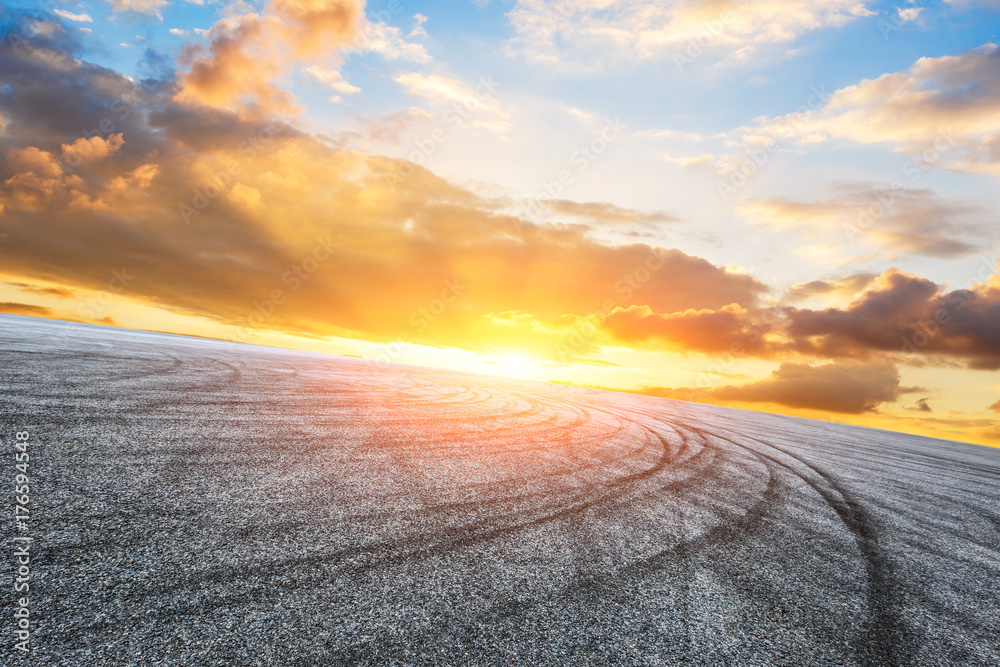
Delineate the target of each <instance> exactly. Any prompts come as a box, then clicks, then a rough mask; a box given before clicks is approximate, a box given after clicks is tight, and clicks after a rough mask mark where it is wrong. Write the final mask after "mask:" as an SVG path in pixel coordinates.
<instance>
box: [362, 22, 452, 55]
mask: <svg viewBox="0 0 1000 667" xmlns="http://www.w3.org/2000/svg"><path fill="white" fill-rule="evenodd" d="M417 16H419V14H418V15H417ZM426 34H427V33H426V31H425V30H424V29H423V27H422V25H421V24H420V23H418V25H417V28H415V29H414V32H412V33H410V36H411V37H413V36H421V35H423V36H426ZM355 48H357V49H358V50H359V51H361V52H371V53H377V54H379V55H381V56H382V57H384V58H386V59H387V60H409V61H410V62H415V63H429V62H430V61H431V60H433V59H432V58H431V56H430V54H429V53H427V50H426V49H425V48H424V46H423V45H422V44H416V43H414V42H407V41H406V38H404V37H403V33H402V31H401V30H400V29H399V28H397V27H396V26H391V25H388V24H386V23H378V22H376V23H371V22H369V23H366V24H365V25H364V26H363V27H362V28H361V30H360V34H359V36H358V39H357V40H356V41H355Z"/></svg>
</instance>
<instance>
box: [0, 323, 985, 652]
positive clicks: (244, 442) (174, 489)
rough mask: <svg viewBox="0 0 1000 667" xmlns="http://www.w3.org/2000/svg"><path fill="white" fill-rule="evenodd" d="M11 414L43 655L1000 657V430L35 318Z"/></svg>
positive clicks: (5, 354) (23, 342) (0, 370)
mask: <svg viewBox="0 0 1000 667" xmlns="http://www.w3.org/2000/svg"><path fill="white" fill-rule="evenodd" d="M0 426H2V430H0V433H2V434H3V461H4V470H3V474H4V476H5V478H11V479H12V478H13V474H14V473H13V451H14V448H13V433H14V431H24V430H28V431H30V432H31V434H32V439H33V445H32V447H33V448H32V450H31V462H32V469H31V473H32V474H31V477H32V502H33V511H32V515H31V524H30V531H31V534H32V535H33V536H34V538H35V545H34V553H33V555H32V567H33V568H34V570H33V572H34V574H33V577H34V579H33V580H32V614H33V623H35V624H36V626H35V633H34V635H33V642H34V645H35V651H34V653H33V654H32V655H31V658H30V663H29V662H24V664H39V665H59V664H72V665H119V664H128V665H154V664H157V665H255V664H259V665H297V664H302V665H327V664H328V665H340V664H372V665H376V664H401V665H405V664H426V665H440V664H455V665H468V664H477V665H509V664H510V665H522V664H525V665H526V664H544V665H577V664H593V665H605V664H622V665H626V664H628V665H663V664H669V665H674V664H677V665H907V666H909V665H951V664H954V665H991V666H995V665H997V664H1000V614H998V613H997V610H998V609H1000V450H997V449H990V448H985V447H978V446H973V445H964V444H959V443H951V442H944V441H940V440H933V439H929V438H923V437H918V436H910V435H901V434H895V433H889V432H884V431H876V430H870V429H862V428H856V427H850V426H844V425H839V424H827V423H822V422H814V421H809V420H803V419H796V418H791V417H782V416H776V415H767V414H762V413H755V412H747V411H741V410H734V409H727V408H719V407H712V406H705V405H698V404H691V403H683V402H677V401H668V400H664V399H656V398H650V397H643V396H634V395H627V394H620V393H613V392H601V391H596V390H589V389H583V388H575V387H565V386H559V385H550V384H542V383H533V382H522V381H517V380H509V379H502V378H492V377H484V376H475V375H468V374H462V373H457V372H449V371H438V370H429V369H419V368H413V367H406V366H378V365H374V364H372V363H370V362H366V361H364V360H360V359H350V358H344V357H333V356H323V355H318V354H309V353H304V352H293V351H287V350H278V349H272V348H263V347H255V346H246V345H237V344H231V343H225V342H221V341H212V340H204V339H195V338H184V337H179V336H169V335H165V334H154V333H145V332H134V331H127V330H121V329H109V328H102V327H94V326H88V325H70V324H66V323H57V322H49V321H44V320H37V319H32V318H22V317H15V316H0ZM5 483H6V482H5ZM2 530H3V536H4V543H5V545H9V544H10V543H11V542H10V538H11V537H12V536H13V534H14V527H13V523H12V522H11V521H10V520H5V521H4V522H3V524H2ZM6 549H7V555H5V556H4V558H3V572H2V576H3V577H4V578H5V581H9V580H10V578H11V576H12V571H13V568H14V561H13V559H12V558H11V557H10V555H9V551H10V549H9V547H7V548H6ZM13 597H14V594H13V593H10V592H8V594H6V595H5V596H4V598H3V603H4V605H5V607H4V620H3V623H5V624H7V625H4V627H3V628H2V632H3V636H4V637H6V638H7V639H5V643H4V646H3V648H2V651H3V653H2V654H0V655H3V656H8V657H10V658H11V661H8V659H7V657H5V658H4V659H3V662H4V664H18V663H17V660H18V657H17V656H16V655H14V654H13V651H12V650H11V645H12V644H13V641H11V640H10V637H12V636H13V635H12V632H11V630H10V628H12V620H11V619H12V614H13Z"/></svg>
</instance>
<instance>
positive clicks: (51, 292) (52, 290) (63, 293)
mask: <svg viewBox="0 0 1000 667" xmlns="http://www.w3.org/2000/svg"><path fill="white" fill-rule="evenodd" d="M3 282H4V283H5V284H7V285H12V286H13V287H17V288H18V289H21V290H24V291H25V292H32V293H35V294H45V295H47V296H56V297H59V298H61V299H68V298H71V297H74V296H76V292H74V291H73V290H71V289H66V288H65V287H57V286H52V285H36V284H33V283H25V282H21V281H17V280H5V281H3Z"/></svg>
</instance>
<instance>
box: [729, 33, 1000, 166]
mask: <svg viewBox="0 0 1000 667" xmlns="http://www.w3.org/2000/svg"><path fill="white" fill-rule="evenodd" d="M998 109H1000V47H998V46H997V45H996V44H992V43H991V44H985V45H983V46H981V47H979V48H976V49H972V50H970V51H966V52H964V53H960V54H958V55H954V56H941V57H938V58H921V59H920V60H918V61H917V62H915V63H914V64H913V65H912V66H911V67H910V68H909V69H906V70H904V71H901V72H893V73H888V74H883V75H882V76H879V77H878V78H875V79H866V80H864V81H862V82H860V83H858V84H856V85H852V86H848V87H846V88H841V89H840V90H837V91H836V92H835V93H833V95H832V96H830V98H829V99H828V100H827V101H826V102H825V104H824V105H822V106H821V107H818V108H816V109H809V110H805V111H802V112H796V113H794V114H789V115H786V116H779V117H777V118H764V119H761V120H760V121H758V122H757V124H756V125H755V126H752V127H744V128H741V129H740V130H739V132H738V133H739V134H741V135H742V136H743V139H744V141H747V142H750V141H753V140H758V141H767V142H770V141H771V140H773V139H789V140H792V141H795V142H798V143H803V144H804V143H813V144H815V143H820V142H824V141H831V140H846V141H851V142H855V143H858V144H886V145H889V146H892V147H893V148H894V149H895V150H897V151H899V152H903V153H907V154H911V155H914V156H916V157H914V159H913V160H911V161H910V162H908V163H907V164H906V165H905V166H904V175H905V176H907V177H909V178H911V180H912V179H915V178H919V176H920V174H921V173H922V172H923V171H926V170H927V169H929V168H931V167H935V168H947V169H954V170H959V171H966V172H974V173H989V174H994V175H1000V111H998Z"/></svg>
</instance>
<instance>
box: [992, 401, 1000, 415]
mask: <svg viewBox="0 0 1000 667" xmlns="http://www.w3.org/2000/svg"><path fill="white" fill-rule="evenodd" d="M990 410H992V411H993V412H1000V401H997V402H996V403H994V404H993V405H991V406H990Z"/></svg>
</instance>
